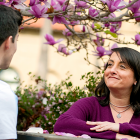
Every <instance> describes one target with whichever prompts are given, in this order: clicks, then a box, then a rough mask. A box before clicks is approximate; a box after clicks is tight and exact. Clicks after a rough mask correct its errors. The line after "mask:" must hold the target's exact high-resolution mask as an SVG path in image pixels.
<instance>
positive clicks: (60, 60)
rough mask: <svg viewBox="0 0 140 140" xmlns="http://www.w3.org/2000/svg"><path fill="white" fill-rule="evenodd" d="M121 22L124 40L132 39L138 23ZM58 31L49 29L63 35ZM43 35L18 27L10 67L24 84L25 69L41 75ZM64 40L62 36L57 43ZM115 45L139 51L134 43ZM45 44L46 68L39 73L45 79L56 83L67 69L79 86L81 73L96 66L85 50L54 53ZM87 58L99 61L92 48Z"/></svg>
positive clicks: (28, 79)
mask: <svg viewBox="0 0 140 140" xmlns="http://www.w3.org/2000/svg"><path fill="white" fill-rule="evenodd" d="M122 26H123V28H122V30H121V31H120V32H122V33H123V34H124V36H125V38H126V39H127V40H129V41H130V42H131V41H132V42H133V40H132V39H131V37H132V36H134V35H135V34H136V32H138V30H139V26H138V25H135V26H134V25H132V24H127V23H125V24H123V25H122ZM50 28H51V27H50ZM61 32H62V31H57V30H56V28H55V30H53V36H54V37H55V39H56V40H57V39H59V38H63V37H64V36H62V33H61ZM43 36H44V35H42V34H41V30H40V29H29V28H27V29H24V30H23V31H21V33H20V36H19V41H18V49H17V52H16V54H15V55H14V58H13V60H12V63H11V67H12V68H14V69H15V70H16V71H17V72H18V73H19V76H20V78H21V81H25V84H27V85H29V84H31V80H30V77H29V76H28V73H29V72H32V73H33V74H35V75H41V72H40V73H39V71H38V69H39V66H40V65H39V63H40V55H41V46H42V44H43V43H44V40H42V37H43ZM65 42H66V40H64V41H63V42H61V43H65ZM108 43H109V42H108V41H107V42H106V44H108ZM56 46H57V45H56ZM119 46H120V47H121V46H128V47H132V48H134V49H137V50H139V51H140V48H139V47H136V46H135V47H134V45H119ZM46 47H47V53H46V55H47V61H45V62H44V66H45V65H47V69H46V75H45V76H44V77H43V79H47V81H48V82H49V83H52V84H55V83H60V81H61V80H64V79H66V78H67V76H68V74H67V73H69V74H72V75H73V76H72V78H71V79H72V81H73V84H74V85H76V86H83V85H84V81H81V80H80V78H81V75H83V74H85V73H87V72H89V71H93V72H97V68H95V67H94V66H93V65H88V63H87V62H86V61H85V60H84V57H85V55H86V52H85V50H80V51H79V52H77V53H74V54H72V55H70V56H67V57H65V56H62V55H60V54H58V53H57V51H56V49H55V48H53V47H52V46H49V45H46ZM89 50H91V51H92V48H90V47H89ZM91 51H90V52H91ZM107 59H108V58H107ZM107 59H106V60H107ZM90 61H91V62H92V63H94V64H98V63H101V62H98V61H97V57H95V56H93V55H92V52H91V56H90Z"/></svg>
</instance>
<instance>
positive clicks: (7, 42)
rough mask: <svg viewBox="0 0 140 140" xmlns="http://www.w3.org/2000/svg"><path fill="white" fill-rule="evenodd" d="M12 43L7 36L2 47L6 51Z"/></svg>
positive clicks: (10, 38)
mask: <svg viewBox="0 0 140 140" xmlns="http://www.w3.org/2000/svg"><path fill="white" fill-rule="evenodd" d="M11 43H12V36H9V37H8V38H7V39H6V40H5V45H4V49H5V50H8V49H9V48H10V44H11Z"/></svg>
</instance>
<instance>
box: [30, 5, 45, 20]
mask: <svg viewBox="0 0 140 140" xmlns="http://www.w3.org/2000/svg"><path fill="white" fill-rule="evenodd" d="M29 12H30V13H31V14H33V15H34V16H35V17H37V18H41V17H44V18H47V17H48V15H47V14H45V13H46V12H47V7H46V5H41V4H37V5H34V6H31V8H30V10H29Z"/></svg>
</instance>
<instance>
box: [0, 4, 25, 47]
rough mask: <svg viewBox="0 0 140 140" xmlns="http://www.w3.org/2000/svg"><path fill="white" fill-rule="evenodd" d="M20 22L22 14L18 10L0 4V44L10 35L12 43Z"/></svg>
mask: <svg viewBox="0 0 140 140" xmlns="http://www.w3.org/2000/svg"><path fill="white" fill-rule="evenodd" d="M21 23H22V16H21V14H20V12H19V11H17V10H14V9H12V8H11V7H7V6H5V5H0V46H1V44H2V43H3V42H4V41H5V40H6V39H7V38H8V37H9V36H12V37H13V38H12V42H13V43H14V39H15V36H16V34H17V32H18V28H19V26H20V25H21Z"/></svg>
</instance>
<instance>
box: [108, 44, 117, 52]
mask: <svg viewBox="0 0 140 140" xmlns="http://www.w3.org/2000/svg"><path fill="white" fill-rule="evenodd" d="M114 48H118V45H117V43H114V44H113V45H112V46H111V48H110V49H109V51H107V50H106V55H111V54H112V49H114Z"/></svg>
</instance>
